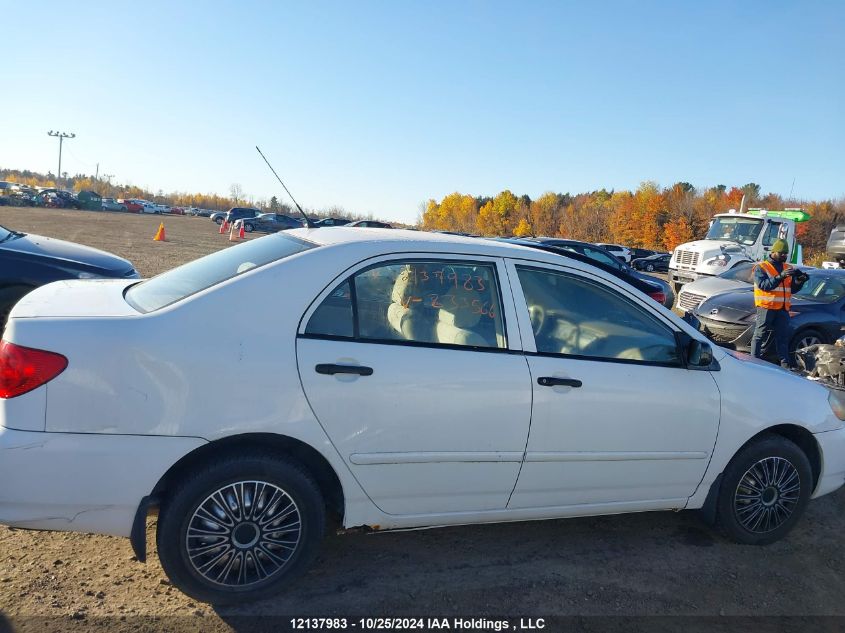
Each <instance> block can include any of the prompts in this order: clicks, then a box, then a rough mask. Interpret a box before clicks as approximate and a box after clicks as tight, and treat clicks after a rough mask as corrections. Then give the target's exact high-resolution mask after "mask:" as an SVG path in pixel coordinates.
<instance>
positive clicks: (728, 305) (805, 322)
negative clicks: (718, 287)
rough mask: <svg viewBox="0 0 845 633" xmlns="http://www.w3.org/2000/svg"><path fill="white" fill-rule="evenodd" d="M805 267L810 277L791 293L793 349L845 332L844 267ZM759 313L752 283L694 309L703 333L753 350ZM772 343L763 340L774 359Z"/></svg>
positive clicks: (725, 343)
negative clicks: (831, 268)
mask: <svg viewBox="0 0 845 633" xmlns="http://www.w3.org/2000/svg"><path fill="white" fill-rule="evenodd" d="M803 270H804V272H806V273H807V274H808V275H809V277H810V278H809V279H808V280H807V282H806V283H805V284H804V287H803V288H801V290H800V291H799V292H797V293H795V294H793V295H792V307H791V309H790V311H789V314H790V334H789V340H790V343H789V351H790V353H792V352H794V351H795V350H796V349H801V348H802V347H807V346H808V345H814V344H816V343H833V342H834V341H835V340H836V339H837V338H839V337H840V336H841V335H842V334H844V333H845V332H843V331H842V327H843V324H845V321H843V314H842V311H843V309H845V270H837V269H833V270H824V269H820V268H805V269H803ZM756 313H757V309H756V308H755V307H754V287H753V286H749V287H748V288H747V289H743V290H734V291H732V292H726V293H724V294H719V295H715V296H713V297H710V298H709V299H707V300H706V301H704V302H703V303H702V304H701V305H699V306H698V308H696V309H695V311H694V314H695V316H696V318H697V319H698V321H699V323H700V325H699V329H700V330H701V331H702V332H703V333H704V334H706V335H707V336H708V337H709V338H710V339H712V340H713V341H714V342H715V343H717V344H719V345H721V346H723V347H727V348H729V349H736V350H739V351H741V352H750V351H751V337H752V335H753V334H754V325H755V317H756ZM772 343H773V342H772V341H764V346H765V347H764V355H765V356H766V357H767V358H772V359H774V358H775V356H776V355H775V350H774V345H773V344H772Z"/></svg>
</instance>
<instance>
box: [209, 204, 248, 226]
mask: <svg viewBox="0 0 845 633" xmlns="http://www.w3.org/2000/svg"><path fill="white" fill-rule="evenodd" d="M260 214H261V211H260V210H259V209H253V208H251V207H232V208H231V209H229V210H228V211H226V212H225V213H223V212H220V211H218V212H217V213H212V214H211V215H210V216H209V217H210V218H211V221H212V222H216V223H217V224H223V221H224V220H226V221H227V222H228V223H229V224H232V223H233V222H236V221H237V220H243V219H245V218H254V217H255V216H257V215H260Z"/></svg>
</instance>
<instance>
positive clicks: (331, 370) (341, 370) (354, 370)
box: [314, 363, 373, 376]
mask: <svg viewBox="0 0 845 633" xmlns="http://www.w3.org/2000/svg"><path fill="white" fill-rule="evenodd" d="M314 369H315V370H316V371H317V373H318V374H326V375H328V376H334V375H335V374H356V375H358V376H372V375H373V368H372V367H362V366H361V365H332V364H329V363H321V364H319V365H317V366H316V367H315V368H314Z"/></svg>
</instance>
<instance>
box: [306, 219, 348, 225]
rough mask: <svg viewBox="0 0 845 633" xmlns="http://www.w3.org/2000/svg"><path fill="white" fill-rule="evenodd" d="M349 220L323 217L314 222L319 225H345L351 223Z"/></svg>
mask: <svg viewBox="0 0 845 633" xmlns="http://www.w3.org/2000/svg"><path fill="white" fill-rule="evenodd" d="M349 222H350V221H349V220H345V219H343V218H322V219H321V220H317V221H316V222H315V223H314V224H316V225H317V226H345V225H347V224H349Z"/></svg>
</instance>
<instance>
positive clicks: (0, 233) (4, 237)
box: [0, 226, 23, 242]
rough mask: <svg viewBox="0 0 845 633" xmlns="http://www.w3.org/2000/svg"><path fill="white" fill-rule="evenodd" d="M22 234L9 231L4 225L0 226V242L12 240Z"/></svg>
mask: <svg viewBox="0 0 845 633" xmlns="http://www.w3.org/2000/svg"><path fill="white" fill-rule="evenodd" d="M22 235H23V233H18V232H16V231H10V230H9V229H7V228H6V227H5V226H0V242H8V241H9V240H13V239H15V238H16V237H21V236H22Z"/></svg>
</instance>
